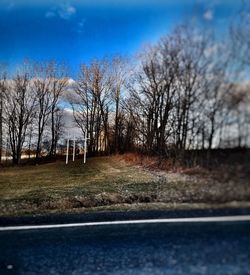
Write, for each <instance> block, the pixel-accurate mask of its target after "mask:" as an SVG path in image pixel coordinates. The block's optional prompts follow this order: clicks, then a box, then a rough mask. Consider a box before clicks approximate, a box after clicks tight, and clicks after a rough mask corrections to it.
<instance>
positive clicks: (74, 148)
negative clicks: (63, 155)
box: [73, 136, 76, 161]
mask: <svg viewBox="0 0 250 275" xmlns="http://www.w3.org/2000/svg"><path fill="white" fill-rule="evenodd" d="M75 151H76V138H75V136H74V143H73V161H75Z"/></svg>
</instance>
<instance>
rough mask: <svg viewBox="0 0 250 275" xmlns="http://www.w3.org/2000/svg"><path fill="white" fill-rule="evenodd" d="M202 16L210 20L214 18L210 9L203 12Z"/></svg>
mask: <svg viewBox="0 0 250 275" xmlns="http://www.w3.org/2000/svg"><path fill="white" fill-rule="evenodd" d="M203 18H204V19H205V20H208V21H211V20H213V18H214V14H213V11H212V10H207V11H206V12H205V13H204V14H203Z"/></svg>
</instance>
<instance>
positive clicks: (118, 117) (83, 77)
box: [0, 14, 250, 164]
mask: <svg viewBox="0 0 250 275" xmlns="http://www.w3.org/2000/svg"><path fill="white" fill-rule="evenodd" d="M248 21H249V19H248V17H246V16H244V14H243V15H242V17H241V18H240V19H239V20H237V23H236V24H232V25H231V27H230V30H229V32H228V36H227V37H226V38H225V39H224V40H223V39H217V38H216V37H215V35H214V34H213V33H212V32H210V31H204V29H202V30H201V29H199V28H195V27H192V26H179V27H177V28H176V29H175V30H174V31H173V32H171V33H170V34H168V35H167V36H165V37H163V38H162V39H160V41H158V43H156V44H155V45H151V46H148V47H147V48H145V49H144V50H143V51H142V52H141V54H140V55H139V56H138V57H136V58H133V60H128V59H126V58H124V57H121V56H115V57H112V58H104V59H96V60H93V61H92V62H90V63H88V64H81V66H80V68H79V73H78V77H77V78H76V79H74V80H72V79H70V78H69V76H68V73H67V68H66V67H65V66H64V65H63V64H58V63H56V62H30V63H28V64H26V65H25V66H23V68H22V69H21V70H19V71H18V72H17V73H16V74H15V76H14V77H12V78H9V77H8V76H7V74H6V73H5V72H4V70H3V69H2V70H1V72H2V75H1V81H0V159H1V154H2V152H3V149H4V148H5V151H6V149H8V148H7V147H8V146H9V149H10V151H11V156H12V159H13V163H14V164H18V163H19V162H20V159H21V155H22V153H23V152H24V150H26V151H27V152H30V151H31V147H32V148H33V150H34V152H35V158H36V159H37V160H38V159H39V158H40V157H41V156H42V153H41V152H42V151H46V154H47V155H49V156H51V157H53V156H55V155H56V154H57V152H58V145H59V144H60V143H63V141H64V137H65V133H64V131H63V124H64V115H65V112H64V110H63V109H64V108H65V106H66V105H67V106H68V105H69V106H70V108H71V110H72V114H73V118H74V122H75V124H76V125H77V126H78V127H79V128H80V129H81V130H82V132H83V133H86V134H87V136H88V138H89V139H88V153H89V154H90V155H97V154H100V153H103V154H112V153H123V152H127V151H131V150H140V151H142V152H145V153H150V154H156V155H159V156H163V157H169V158H171V159H182V158H183V157H184V155H185V154H186V152H188V151H192V150H200V151H207V152H210V151H211V150H212V149H214V148H232V147H248V146H249V138H248V136H249V130H250V129H249V122H250V114H249V112H250V101H249V100H250V97H249V87H250V86H249V84H248V80H249V79H248V78H247V74H248V71H249V64H250V61H249V56H250V55H249V54H250V50H249V49H250V47H249V46H250V44H249V35H247V34H248V33H249V25H250V24H249V22H248ZM34 144H35V146H34ZM34 147H35V148H34ZM45 149H46V150H45Z"/></svg>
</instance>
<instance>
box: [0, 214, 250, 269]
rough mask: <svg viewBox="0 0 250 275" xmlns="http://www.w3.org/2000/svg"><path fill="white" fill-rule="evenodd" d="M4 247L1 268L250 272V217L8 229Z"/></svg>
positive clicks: (0, 238) (1, 235) (0, 239)
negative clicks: (216, 220)
mask: <svg viewBox="0 0 250 275" xmlns="http://www.w3.org/2000/svg"><path fill="white" fill-rule="evenodd" d="M243 212H244V214H247V213H246V212H248V210H244V211H243ZM248 213H249V212H248ZM120 214H121V213H120ZM151 214H152V213H151ZM223 214H224V215H225V212H224V213H223ZM230 214H235V213H232V212H230ZM133 215H135V213H134V214H133ZM137 215H139V214H138V213H137ZM142 215H144V214H142ZM154 215H156V213H154ZM158 215H163V213H161V214H159V213H158ZM165 215H168V214H166V213H165ZM182 216H183V215H182ZM204 216H205V214H204ZM165 217H166V216H165ZM144 218H145V217H144ZM151 218H152V216H151ZM89 219H90V220H91V217H89ZM92 220H93V218H92ZM74 221H75V220H74ZM81 221H82V219H81ZM8 224H10V223H8ZM0 251H1V254H0V274H107V273H109V274H110V273H111V274H250V222H220V223H215V222H209V223H185V224H184V223H172V224H167V223H163V224H129V225H125V224H123V225H102V226H90V227H77V228H74V227H73V228H60V229H42V230H38V229H36V230H21V231H4V232H0Z"/></svg>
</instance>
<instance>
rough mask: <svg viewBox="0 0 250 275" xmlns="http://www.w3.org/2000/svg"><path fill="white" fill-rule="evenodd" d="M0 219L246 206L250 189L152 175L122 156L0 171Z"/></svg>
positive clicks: (181, 176)
mask: <svg viewBox="0 0 250 275" xmlns="http://www.w3.org/2000/svg"><path fill="white" fill-rule="evenodd" d="M0 197H1V200H0V208H1V213H0V215H2V216H3V215H20V214H43V213H51V212H72V211H93V210H107V209H109V210H120V209H125V210H131V209H162V208H163V209H165V208H171V209H172V208H178V207H180V208H187V207H219V206H221V205H231V206H232V205H235V206H241V205H243V206H245V205H248V202H249V201H250V188H249V185H244V184H239V185H236V186H235V184H234V183H232V182H228V183H227V184H223V185H222V184H221V183H219V182H217V181H214V180H209V179H208V178H205V177H202V178H201V177H196V176H193V175H192V176H190V175H185V174H181V173H173V172H172V173H171V172H168V173H167V172H163V171H150V170H146V169H143V168H142V167H140V166H138V165H131V164H130V163H129V162H125V161H124V160H122V159H121V158H119V157H98V158H90V159H89V160H88V162H87V163H86V164H85V165H84V164H83V163H82V160H77V161H76V162H75V163H73V162H70V164H69V165H67V166H66V165H65V163H64V162H61V161H58V162H55V163H49V164H42V165H39V166H22V167H8V168H1V170H0Z"/></svg>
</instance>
